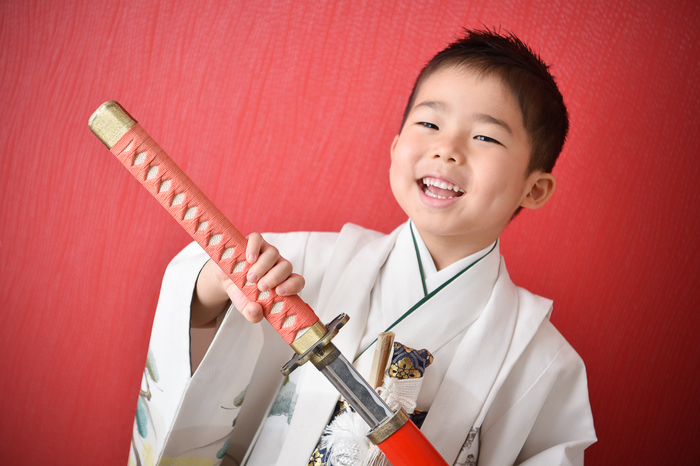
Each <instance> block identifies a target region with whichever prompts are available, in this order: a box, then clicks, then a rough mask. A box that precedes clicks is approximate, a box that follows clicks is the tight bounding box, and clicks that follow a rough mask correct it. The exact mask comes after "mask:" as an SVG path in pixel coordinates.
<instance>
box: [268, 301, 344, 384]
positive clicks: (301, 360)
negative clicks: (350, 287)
mask: <svg viewBox="0 0 700 466" xmlns="http://www.w3.org/2000/svg"><path fill="white" fill-rule="evenodd" d="M349 319H350V318H349V317H348V316H347V315H346V314H340V315H339V316H338V317H336V318H335V319H333V321H331V323H330V324H328V326H327V327H326V326H324V325H323V324H321V323H320V322H317V323H315V324H314V325H313V326H311V327H310V328H309V330H307V331H306V333H304V334H303V335H302V336H301V337H299V338H297V339H296V340H294V341H293V342H292V343H291V344H290V346H291V347H292V349H294V351H295V352H296V353H297V354H295V355H294V357H293V358H292V359H290V360H289V361H288V362H287V363H286V364H285V365H284V366H282V374H283V375H284V376H287V375H289V374H291V373H292V372H293V371H294V369H296V368H297V367H299V366H301V365H302V364H305V363H306V362H307V361H309V360H310V361H311V362H312V363H313V365H314V366H316V368H317V369H318V370H321V369H323V368H324V367H326V366H327V365H328V364H330V363H331V362H333V361H334V360H335V358H337V357H338V355H339V354H340V351H338V349H337V348H336V347H335V345H333V344H332V343H331V340H332V339H333V338H334V337H335V336H336V335H337V334H338V330H340V329H341V328H342V327H343V325H345V324H346V322H347V321H348V320H349Z"/></svg>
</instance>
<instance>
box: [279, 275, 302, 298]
mask: <svg viewBox="0 0 700 466" xmlns="http://www.w3.org/2000/svg"><path fill="white" fill-rule="evenodd" d="M305 284H306V281H305V280H304V277H302V276H301V275H299V274H297V273H293V274H291V275H290V276H289V278H287V279H286V280H285V281H283V282H282V283H280V284H279V285H278V286H277V288H275V292H276V293H277V294H278V295H280V296H291V295H295V294H299V293H300V292H301V290H303V289H304V285H305Z"/></svg>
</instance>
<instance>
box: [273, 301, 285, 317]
mask: <svg viewBox="0 0 700 466" xmlns="http://www.w3.org/2000/svg"><path fill="white" fill-rule="evenodd" d="M283 309H284V303H283V302H281V301H278V302H276V303H275V304H273V305H272V307H271V308H270V314H278V313H280V312H282V310H283Z"/></svg>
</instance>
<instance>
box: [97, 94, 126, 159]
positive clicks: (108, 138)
mask: <svg viewBox="0 0 700 466" xmlns="http://www.w3.org/2000/svg"><path fill="white" fill-rule="evenodd" d="M135 124H136V120H135V119H134V118H133V117H132V116H131V115H129V113H128V112H127V111H126V110H124V107H122V106H121V105H119V104H118V103H117V102H115V101H114V100H110V101H109V102H105V103H103V104H102V105H100V106H99V107H98V108H97V110H95V112H94V113H93V114H92V115H91V116H90V120H89V121H88V127H89V128H90V130H91V131H92V132H93V133H94V134H95V136H97V137H98V138H99V140H100V141H102V143H103V144H104V145H105V146H107V148H108V149H110V150H111V149H112V147H113V146H114V145H115V144H116V143H117V141H119V139H121V137H122V136H124V134H125V133H126V132H127V131H129V128H131V127H132V126H134V125H135Z"/></svg>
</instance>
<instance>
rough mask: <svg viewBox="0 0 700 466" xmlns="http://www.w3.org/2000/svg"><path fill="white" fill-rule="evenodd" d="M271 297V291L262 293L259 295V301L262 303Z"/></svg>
mask: <svg viewBox="0 0 700 466" xmlns="http://www.w3.org/2000/svg"><path fill="white" fill-rule="evenodd" d="M269 297H270V290H267V291H261V292H260V293H258V301H262V300H263V299H267V298H269Z"/></svg>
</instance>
